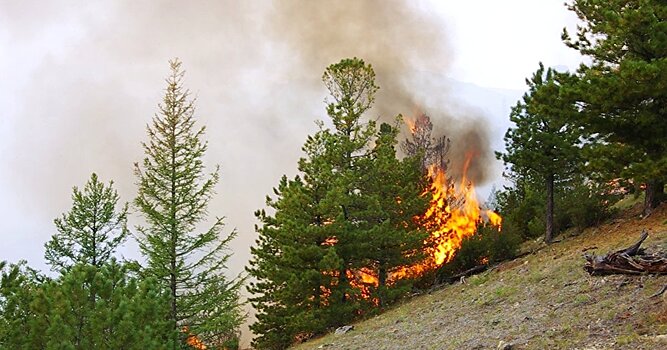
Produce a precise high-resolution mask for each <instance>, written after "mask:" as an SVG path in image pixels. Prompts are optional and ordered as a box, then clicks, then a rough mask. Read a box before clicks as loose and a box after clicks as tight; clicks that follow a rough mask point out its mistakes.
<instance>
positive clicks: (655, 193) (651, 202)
mask: <svg viewBox="0 0 667 350" xmlns="http://www.w3.org/2000/svg"><path fill="white" fill-rule="evenodd" d="M663 200H665V183H664V182H663V181H659V180H651V181H649V182H647V183H646V197H645V198H644V210H643V212H642V214H643V215H644V216H647V215H649V214H651V212H653V209H655V208H657V207H658V205H660V202H662V201H663Z"/></svg>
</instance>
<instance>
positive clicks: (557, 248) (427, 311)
mask: <svg viewBox="0 0 667 350" xmlns="http://www.w3.org/2000/svg"><path fill="white" fill-rule="evenodd" d="M644 228H645V229H647V230H648V232H649V235H650V236H649V238H648V239H647V240H646V242H645V243H644V245H643V247H645V248H646V249H647V251H648V252H651V251H656V250H661V251H667V205H663V206H662V207H660V208H658V210H656V211H655V212H654V213H653V214H652V215H650V216H649V217H648V218H646V219H641V218H640V217H639V210H638V208H636V207H635V208H634V209H630V210H627V211H625V212H623V213H622V214H619V215H617V217H616V218H614V219H612V220H609V221H608V222H606V223H604V224H602V225H600V226H597V227H593V228H590V229H587V230H585V231H584V232H582V233H580V234H574V233H565V234H564V235H563V236H562V237H560V238H562V241H561V242H559V243H555V244H552V245H550V246H544V245H540V244H539V243H535V242H533V243H532V244H527V245H526V246H525V247H524V248H525V249H530V250H534V253H532V254H529V255H527V256H524V257H521V258H519V259H516V260H512V261H508V262H505V263H503V264H501V265H499V266H496V267H495V268H493V269H492V270H490V271H487V272H485V273H482V274H480V275H477V276H472V277H469V278H467V279H466V280H465V283H463V284H461V283H456V284H454V285H447V286H444V287H442V288H440V289H438V290H436V291H433V292H431V293H430V294H425V295H421V296H417V297H415V298H412V299H410V300H407V301H405V302H404V303H403V304H402V305H399V306H396V307H395V308H393V309H391V310H389V311H387V312H385V313H383V314H381V315H379V316H376V317H374V318H371V319H368V320H365V321H362V322H359V323H357V324H354V330H352V331H350V332H349V333H347V334H344V335H334V334H330V335H326V336H324V337H321V338H318V339H313V340H311V341H309V342H307V343H304V344H301V345H299V346H297V347H295V349H297V350H307V349H350V350H351V349H497V348H499V345H500V347H501V348H502V344H507V343H509V344H512V349H590V350H593V349H667V293H665V294H663V295H662V296H659V297H655V298H651V297H650V296H651V295H653V294H654V293H656V292H657V291H659V290H660V289H661V288H662V286H664V285H665V284H667V276H650V275H644V276H624V275H610V276H589V275H588V273H586V272H585V271H584V270H583V269H582V266H583V264H584V259H583V258H582V254H583V250H586V252H587V253H595V254H598V255H602V254H606V253H608V252H610V251H615V250H617V249H621V248H625V247H627V246H629V245H631V244H632V243H634V242H635V241H636V240H637V238H638V237H639V234H640V232H641V230H642V229H644Z"/></svg>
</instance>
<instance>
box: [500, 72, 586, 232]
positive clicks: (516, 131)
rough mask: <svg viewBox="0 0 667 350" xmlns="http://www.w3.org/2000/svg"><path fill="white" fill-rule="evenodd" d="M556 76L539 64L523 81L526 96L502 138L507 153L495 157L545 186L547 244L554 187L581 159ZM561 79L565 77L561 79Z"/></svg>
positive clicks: (569, 107)
mask: <svg viewBox="0 0 667 350" xmlns="http://www.w3.org/2000/svg"><path fill="white" fill-rule="evenodd" d="M557 75H558V74H557V73H556V72H555V71H554V70H553V69H551V68H548V69H545V68H544V65H542V63H540V67H539V69H538V70H537V71H536V72H535V73H534V74H533V76H532V77H531V78H530V79H526V83H527V84H528V92H527V93H526V94H524V96H523V98H522V100H521V101H519V102H518V103H517V104H516V106H515V107H514V108H513V109H512V113H511V115H510V120H511V121H512V122H513V123H514V124H515V126H514V127H510V128H509V129H508V130H507V133H506V134H505V149H506V151H505V152H504V153H496V156H497V157H498V158H499V159H502V160H503V161H504V162H505V164H507V165H509V170H510V171H511V172H513V173H515V174H518V175H519V176H522V177H524V178H526V179H530V180H532V181H535V182H537V183H543V184H544V185H543V186H544V188H545V193H546V203H547V205H546V220H545V221H546V228H545V241H546V242H551V240H552V239H553V235H554V185H555V184H556V183H557V182H558V181H561V180H564V179H567V178H568V177H569V176H571V175H572V173H573V171H575V170H576V169H577V165H578V160H579V155H580V152H579V147H578V144H579V137H580V134H579V132H578V129H577V128H576V127H575V126H574V125H572V123H570V122H569V120H571V118H572V115H573V114H575V113H576V111H575V110H574V107H573V105H572V104H571V103H570V101H569V100H567V99H565V98H563V97H562V94H561V92H560V90H561V81H560V80H559V79H558V77H557ZM560 79H562V80H564V79H567V76H566V75H561V78H560Z"/></svg>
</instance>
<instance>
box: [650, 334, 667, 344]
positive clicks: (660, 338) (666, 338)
mask: <svg viewBox="0 0 667 350" xmlns="http://www.w3.org/2000/svg"><path fill="white" fill-rule="evenodd" d="M653 340H655V341H657V342H658V343H665V344H667V334H660V335H656V336H655V337H653Z"/></svg>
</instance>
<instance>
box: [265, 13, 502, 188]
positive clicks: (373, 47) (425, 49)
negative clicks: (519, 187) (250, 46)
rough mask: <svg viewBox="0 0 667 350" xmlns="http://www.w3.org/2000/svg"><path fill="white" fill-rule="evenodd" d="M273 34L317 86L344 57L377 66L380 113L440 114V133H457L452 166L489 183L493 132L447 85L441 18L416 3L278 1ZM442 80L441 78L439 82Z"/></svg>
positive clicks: (448, 54) (445, 42) (446, 51)
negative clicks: (468, 159)
mask: <svg viewBox="0 0 667 350" xmlns="http://www.w3.org/2000/svg"><path fill="white" fill-rule="evenodd" d="M268 23H269V30H268V32H269V33H270V34H271V35H272V36H273V37H274V38H275V40H276V41H277V42H282V43H285V44H286V45H287V46H288V47H289V48H290V49H291V50H292V52H293V53H294V56H295V60H294V61H295V67H294V68H292V69H293V70H294V74H298V75H299V76H300V77H301V79H303V80H304V81H308V82H309V83H310V84H312V85H313V86H314V87H317V86H318V84H321V82H320V80H319V79H318V78H319V77H320V76H321V73H322V71H323V70H324V68H325V67H326V66H327V65H328V64H330V63H333V62H337V61H338V60H340V59H341V58H344V57H359V58H362V59H364V60H365V61H366V62H368V63H370V64H372V65H373V67H374V69H375V72H376V75H377V80H378V85H379V86H380V91H379V92H378V96H377V100H376V104H375V105H376V108H375V111H374V113H375V114H376V115H377V116H378V117H380V119H382V120H387V121H391V120H393V117H394V116H395V115H397V114H399V113H401V114H403V115H404V116H405V117H414V116H416V115H417V113H418V111H420V110H421V111H423V112H425V113H426V114H428V115H429V116H430V117H431V119H432V120H433V124H434V134H436V135H441V134H446V135H447V136H448V137H450V138H451V139H452V151H451V153H450V158H451V160H452V166H451V168H450V169H451V171H452V175H454V176H455V177H457V176H460V175H461V173H460V171H461V169H462V167H463V163H464V161H465V157H466V154H473V155H474V158H473V159H472V162H471V164H470V168H469V169H468V177H469V178H470V179H471V180H473V181H474V182H475V183H483V182H485V181H486V180H487V178H488V177H489V173H490V164H491V163H492V161H493V155H492V152H491V148H490V144H489V140H488V131H487V128H486V126H485V124H484V123H483V122H482V118H481V117H480V115H479V114H476V113H471V111H470V110H465V109H462V108H455V107H454V104H455V102H453V101H451V99H449V98H447V94H448V91H447V86H446V85H445V84H443V83H442V79H443V78H444V77H445V75H444V73H446V72H447V71H448V67H449V64H450V63H451V61H452V58H453V56H454V53H453V52H451V50H450V48H449V46H448V36H447V28H446V27H445V25H444V24H443V23H442V19H441V18H438V17H437V16H435V15H434V14H432V13H430V12H429V9H428V4H424V3H420V2H415V1H394V0H391V1H384V0H370V1H354V0H344V1H339V0H327V1H297V0H288V1H277V2H276V3H275V4H274V7H273V11H272V12H271V14H270V19H269V22H268ZM438 80H440V81H438Z"/></svg>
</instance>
